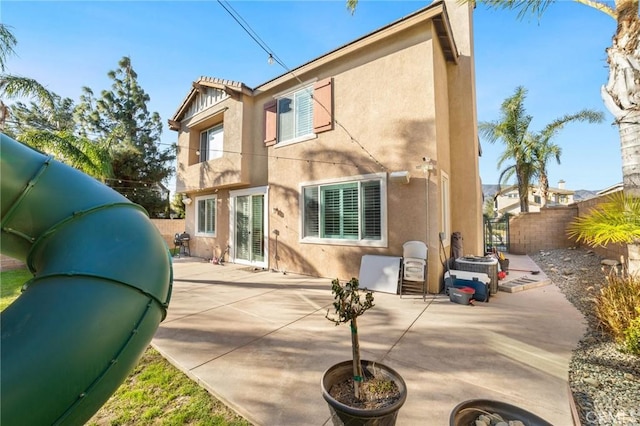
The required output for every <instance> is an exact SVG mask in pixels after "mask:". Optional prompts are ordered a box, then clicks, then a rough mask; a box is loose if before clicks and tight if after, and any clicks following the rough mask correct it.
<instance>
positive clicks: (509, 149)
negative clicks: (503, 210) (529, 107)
mask: <svg viewBox="0 0 640 426" xmlns="http://www.w3.org/2000/svg"><path fill="white" fill-rule="evenodd" d="M526 95H527V90H526V89H525V88H524V87H522V86H520V87H517V88H516V91H515V93H514V94H513V95H512V96H510V97H508V98H507V99H505V100H504V101H503V102H502V105H501V106H500V119H498V120H496V121H492V122H487V121H485V122H482V123H479V124H478V132H479V133H480V134H481V135H482V136H484V137H485V138H486V139H487V140H488V141H489V142H490V143H495V142H496V141H498V140H502V141H503V142H504V144H505V150H504V152H503V153H502V155H501V156H500V158H499V159H498V165H497V166H498V168H500V167H501V166H502V164H503V163H504V162H505V161H508V160H514V161H515V164H514V165H512V166H509V167H507V168H506V169H505V170H503V172H502V173H501V175H500V181H502V179H503V176H505V177H506V178H508V177H509V176H511V175H512V174H513V173H515V176H516V181H517V185H518V196H519V198H520V211H522V212H528V211H529V199H528V195H529V186H530V181H531V177H532V175H533V158H532V151H531V144H530V143H529V141H528V139H527V137H528V135H529V132H528V129H529V124H530V123H531V119H532V118H533V117H532V116H530V115H527V113H526V110H525V108H524V99H525V97H526Z"/></svg>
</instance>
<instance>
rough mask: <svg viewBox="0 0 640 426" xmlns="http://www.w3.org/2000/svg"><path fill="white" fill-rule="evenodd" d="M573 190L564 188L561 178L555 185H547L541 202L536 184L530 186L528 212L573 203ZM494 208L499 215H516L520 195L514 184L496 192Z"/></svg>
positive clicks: (518, 208)
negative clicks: (545, 196)
mask: <svg viewBox="0 0 640 426" xmlns="http://www.w3.org/2000/svg"><path fill="white" fill-rule="evenodd" d="M574 195H575V191H574V190H571V189H566V188H565V182H564V181H563V180H561V181H559V182H558V186H557V187H549V189H548V191H547V200H546V202H545V203H542V191H541V190H540V188H539V187H537V186H530V187H529V193H528V194H527V199H528V200H529V212H531V213H535V212H539V211H540V209H541V208H543V207H545V206H546V207H554V206H568V205H569V204H573V203H574V201H575V200H574ZM494 203H495V209H496V212H497V214H498V215H499V216H502V215H504V214H511V215H517V214H520V213H521V212H522V211H521V210H520V196H519V194H518V187H517V186H516V185H511V186H508V187H506V188H504V189H502V190H501V191H500V192H498V193H497V194H496V196H495V202H494Z"/></svg>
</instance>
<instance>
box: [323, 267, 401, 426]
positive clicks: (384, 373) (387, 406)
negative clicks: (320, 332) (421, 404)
mask: <svg viewBox="0 0 640 426" xmlns="http://www.w3.org/2000/svg"><path fill="white" fill-rule="evenodd" d="M331 291H332V293H333V295H334V302H333V307H334V309H335V313H334V316H330V315H329V310H327V314H326V318H327V319H328V320H330V321H331V322H333V323H334V324H335V325H336V326H337V325H340V324H346V323H349V325H350V329H351V348H352V360H350V361H343V362H340V363H338V364H335V365H333V366H331V367H329V368H328V369H327V370H326V371H325V372H324V374H323V376H322V382H321V385H322V396H323V397H324V399H325V401H327V403H328V404H329V411H330V412H331V417H332V421H333V424H334V425H335V426H338V425H369V426H374V425H375V426H383V425H385V426H386V425H394V424H395V422H396V418H397V416H398V411H399V410H400V407H402V405H403V404H404V402H405V400H406V399H407V386H406V384H405V382H404V380H403V379H402V377H401V376H400V374H398V372H396V371H395V370H393V369H392V368H390V367H388V366H386V365H384V364H381V363H378V362H374V361H368V360H362V359H360V343H359V339H358V322H357V318H358V317H359V316H360V315H362V314H364V313H365V312H366V311H367V310H369V309H371V308H372V307H373V306H374V304H373V293H372V292H371V291H369V290H367V289H366V288H365V289H360V288H359V281H358V279H357V278H351V280H350V281H348V282H346V283H345V284H344V285H342V284H341V283H340V281H339V280H338V279H335V280H333V281H332V283H331Z"/></svg>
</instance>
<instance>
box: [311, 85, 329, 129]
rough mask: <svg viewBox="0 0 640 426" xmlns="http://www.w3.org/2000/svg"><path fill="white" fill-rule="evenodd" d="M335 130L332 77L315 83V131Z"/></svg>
mask: <svg viewBox="0 0 640 426" xmlns="http://www.w3.org/2000/svg"><path fill="white" fill-rule="evenodd" d="M327 130H333V79H332V78H331V77H329V78H327V79H324V80H321V81H318V82H316V84H314V85H313V131H314V133H322V132H326V131H327Z"/></svg>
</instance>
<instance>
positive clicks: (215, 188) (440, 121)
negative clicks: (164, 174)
mask: <svg viewBox="0 0 640 426" xmlns="http://www.w3.org/2000/svg"><path fill="white" fill-rule="evenodd" d="M473 64H474V59H473V40H472V10H471V8H470V6H469V5H462V6H460V5H457V2H456V1H455V0H452V1H451V2H449V1H448V0H447V1H446V2H436V3H434V4H432V5H430V6H428V7H426V8H423V9H421V10H418V11H416V12H415V13H413V14H411V15H409V16H407V17H405V18H403V19H400V20H398V21H396V22H393V23H391V24H389V25H387V26H385V27H383V28H380V29H379V30H377V31H374V32H373V33H371V34H368V35H365V36H363V37H361V38H359V39H357V40H355V41H353V42H351V43H349V44H346V45H344V46H342V47H339V48H337V49H335V50H333V51H331V52H329V53H326V54H325V55H323V56H320V57H318V58H316V59H314V60H312V61H310V62H308V63H306V64H303V65H301V66H299V67H297V68H295V69H293V70H292V71H291V72H287V73H284V74H282V75H281V76H279V77H277V78H274V79H273V80H271V81H267V82H266V83H264V84H261V85H260V86H257V87H254V88H250V87H247V86H246V85H244V84H242V83H240V82H236V81H230V80H223V79H218V78H211V77H201V78H200V79H198V80H197V81H196V82H194V83H193V86H192V88H191V90H190V91H189V93H188V94H187V96H186V97H185V99H184V101H183V102H182V104H181V105H180V107H179V108H178V110H177V111H176V113H175V115H174V116H173V117H172V119H171V120H169V125H170V128H171V129H172V130H175V131H177V132H178V170H177V181H176V182H177V183H176V191H177V192H179V193H181V194H183V196H184V198H185V199H186V200H187V202H188V203H189V204H187V208H186V226H187V232H188V233H190V234H191V242H190V246H191V252H192V254H193V255H196V256H200V257H204V258H211V257H213V256H218V255H219V254H220V253H221V252H222V251H223V250H224V249H225V248H226V247H227V246H228V247H229V257H228V259H227V261H231V262H235V263H240V264H246V265H251V266H255V267H261V268H269V269H272V270H276V271H287V272H295V273H302V274H309V275H314V276H323V277H330V278H335V277H339V278H341V279H348V278H350V277H352V276H358V273H359V267H360V260H361V258H362V256H363V255H365V254H376V255H388V256H401V255H402V244H403V243H404V242H406V241H408V240H421V241H425V242H426V243H427V246H428V249H429V251H428V266H429V272H428V277H429V289H430V291H438V290H439V289H440V285H441V277H442V268H443V266H442V263H441V261H440V259H441V255H440V253H439V250H440V240H439V234H440V233H443V235H444V236H445V241H444V244H445V247H446V248H445V250H446V252H447V254H448V252H449V247H448V245H449V236H450V235H451V233H452V232H453V231H460V232H461V233H462V235H463V238H464V247H465V253H477V254H481V253H482V192H481V184H480V178H479V171H478V155H479V147H478V136H477V127H476V121H477V120H476V107H475V105H476V103H475V86H474V84H475V81H474V65H473Z"/></svg>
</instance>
